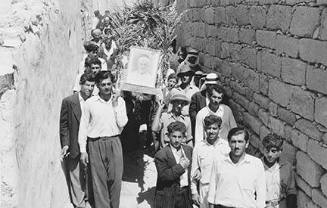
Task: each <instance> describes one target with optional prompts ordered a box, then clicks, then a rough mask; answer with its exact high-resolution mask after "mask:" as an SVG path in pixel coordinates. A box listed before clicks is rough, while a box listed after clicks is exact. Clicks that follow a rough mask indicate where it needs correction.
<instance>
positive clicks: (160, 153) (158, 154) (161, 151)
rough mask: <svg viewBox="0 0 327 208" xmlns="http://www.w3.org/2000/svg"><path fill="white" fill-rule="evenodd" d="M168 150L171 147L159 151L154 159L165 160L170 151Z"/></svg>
mask: <svg viewBox="0 0 327 208" xmlns="http://www.w3.org/2000/svg"><path fill="white" fill-rule="evenodd" d="M168 148H170V146H169V145H167V146H165V147H164V148H162V149H161V150H159V151H158V152H157V153H156V154H155V155H154V158H163V157H164V156H165V154H166V152H167V151H168Z"/></svg>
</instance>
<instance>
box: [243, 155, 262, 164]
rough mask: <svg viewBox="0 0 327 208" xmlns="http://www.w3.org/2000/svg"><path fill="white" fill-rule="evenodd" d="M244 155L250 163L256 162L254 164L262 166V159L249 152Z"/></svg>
mask: <svg viewBox="0 0 327 208" xmlns="http://www.w3.org/2000/svg"><path fill="white" fill-rule="evenodd" d="M245 156H246V160H247V161H249V162H250V163H253V164H256V165H259V166H262V167H263V163H262V160H261V159H260V158H257V157H255V156H252V155H250V154H246V155H245Z"/></svg>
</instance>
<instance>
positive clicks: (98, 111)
mask: <svg viewBox="0 0 327 208" xmlns="http://www.w3.org/2000/svg"><path fill="white" fill-rule="evenodd" d="M83 108H84V109H83V112H82V117H81V122H80V127H79V132H78V142H79V145H80V149H81V152H86V140H87V137H91V138H97V137H111V136H116V135H119V134H120V133H121V131H122V129H123V127H124V126H125V125H126V123H127V121H128V118H127V114H126V107H125V101H124V100H123V98H121V97H118V105H117V106H116V107H113V105H112V97H111V98H110V99H109V100H108V101H105V100H103V99H102V98H101V97H100V96H99V95H96V96H93V97H91V98H89V99H87V100H86V101H85V103H84V107H83Z"/></svg>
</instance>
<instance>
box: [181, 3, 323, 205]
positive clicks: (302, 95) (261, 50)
mask: <svg viewBox="0 0 327 208" xmlns="http://www.w3.org/2000/svg"><path fill="white" fill-rule="evenodd" d="M177 2H178V4H177V5H178V11H186V16H185V18H184V19H183V21H184V23H183V24H182V26H181V27H180V28H179V34H178V42H179V44H180V45H185V46H191V47H194V48H196V49H198V50H199V51H200V52H201V64H202V66H203V68H204V69H205V70H207V71H211V70H215V71H216V72H217V73H218V74H219V75H220V81H221V83H222V84H223V85H224V86H225V87H226V91H227V93H228V94H229V95H230V96H231V97H232V101H231V107H232V109H233V113H234V115H235V117H236V118H237V121H238V123H239V124H241V125H245V126H247V127H248V128H249V130H250V131H251V150H252V151H253V152H257V153H259V152H260V151H261V152H262V150H263V148H262V145H261V140H262V138H263V137H264V136H265V135H266V134H267V133H269V132H271V131H272V132H275V133H277V134H279V135H282V136H283V137H285V138H286V142H285V145H284V154H283V156H282V157H283V159H287V160H289V161H291V162H294V164H295V165H296V173H297V185H298V190H299V191H298V205H299V208H305V207H315V208H319V207H320V208H326V207H327V174H326V170H327V134H326V132H327V129H326V127H327V82H326V80H327V71H326V66H327V35H326V34H327V15H326V14H327V1H326V0H283V1H280V0H250V1H249V0H220V1H218V0H215V1H212V0H177Z"/></svg>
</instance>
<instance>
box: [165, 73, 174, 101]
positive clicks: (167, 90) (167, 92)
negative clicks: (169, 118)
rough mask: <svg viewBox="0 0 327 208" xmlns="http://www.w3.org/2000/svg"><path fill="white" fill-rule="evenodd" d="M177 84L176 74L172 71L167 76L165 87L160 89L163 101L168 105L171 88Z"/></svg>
mask: <svg viewBox="0 0 327 208" xmlns="http://www.w3.org/2000/svg"><path fill="white" fill-rule="evenodd" d="M176 84H177V75H176V74H175V73H172V74H170V75H169V76H168V78H167V87H165V88H163V89H162V95H163V102H164V103H165V104H166V106H168V104H169V98H170V97H171V90H172V89H173V88H174V87H175V86H176Z"/></svg>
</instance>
